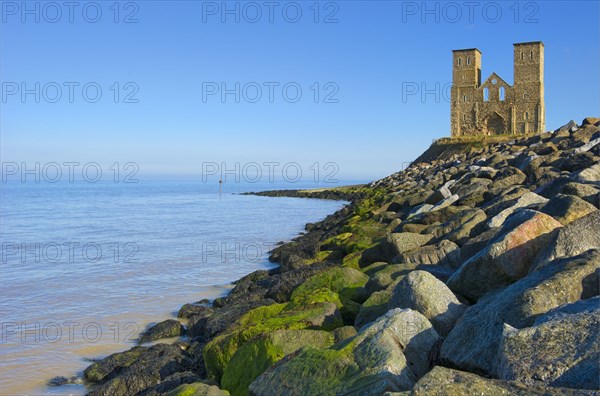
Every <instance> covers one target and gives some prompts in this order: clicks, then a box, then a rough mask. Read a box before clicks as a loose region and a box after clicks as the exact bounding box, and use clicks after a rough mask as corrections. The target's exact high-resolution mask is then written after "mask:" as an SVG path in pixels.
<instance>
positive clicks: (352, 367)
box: [250, 309, 439, 396]
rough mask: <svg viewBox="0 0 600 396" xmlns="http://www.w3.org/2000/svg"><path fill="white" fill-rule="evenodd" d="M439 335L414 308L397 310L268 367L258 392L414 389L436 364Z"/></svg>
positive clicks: (254, 390) (364, 392) (255, 390)
mask: <svg viewBox="0 0 600 396" xmlns="http://www.w3.org/2000/svg"><path fill="white" fill-rule="evenodd" d="M438 343H439V336H438V335H437V333H436V332H435V330H434V329H433V327H432V326H431V324H430V323H429V321H428V320H427V319H426V318H425V317H424V316H422V315H421V314H419V313H418V312H415V311H411V310H400V309H394V310H391V311H389V312H388V313H387V314H385V315H384V316H383V317H381V318H379V319H378V320H377V321H376V322H374V323H373V324H371V325H370V326H366V327H365V328H363V329H362V330H361V331H360V333H359V334H358V335H356V336H355V337H353V338H350V339H348V340H346V341H344V342H342V343H340V344H337V345H335V346H333V347H331V348H328V349H324V350H319V349H313V348H309V349H304V350H301V351H299V352H298V353H297V354H293V355H289V356H288V357H286V358H284V359H283V360H281V361H280V362H278V363H277V364H275V365H274V366H273V367H271V368H270V369H268V370H267V371H265V372H264V373H263V374H262V375H261V376H259V377H258V378H257V379H256V380H255V381H254V382H253V383H252V384H251V385H250V393H251V394H253V395H257V396H261V395H273V394H286V395H306V394H311V395H323V394H360V395H366V396H368V395H381V394H383V393H385V392H386V391H390V392H397V391H402V390H409V389H411V388H412V386H413V385H414V383H415V381H416V380H417V379H418V378H419V377H420V376H422V375H424V374H425V373H426V372H427V371H428V370H429V368H430V367H431V354H433V353H434V351H435V349H436V345H437V344H438Z"/></svg>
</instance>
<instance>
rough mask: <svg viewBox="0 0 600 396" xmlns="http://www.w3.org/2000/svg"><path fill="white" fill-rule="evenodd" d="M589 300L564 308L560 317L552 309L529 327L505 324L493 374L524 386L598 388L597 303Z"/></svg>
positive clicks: (599, 303)
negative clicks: (548, 314) (541, 384)
mask: <svg viewBox="0 0 600 396" xmlns="http://www.w3.org/2000/svg"><path fill="white" fill-rule="evenodd" d="M590 300H591V301H589V302H588V301H585V302H584V304H581V303H574V304H571V305H577V307H568V306H567V308H564V309H563V314H562V315H557V312H556V310H554V311H555V312H553V313H551V314H550V316H551V318H549V319H548V320H544V319H545V318H544V317H543V316H542V317H541V318H540V319H538V321H537V323H536V324H534V326H531V327H527V328H524V329H520V330H519V329H515V328H513V327H511V326H510V325H505V327H504V332H503V335H502V342H501V345H500V362H499V365H498V367H497V372H496V373H495V374H496V375H497V376H498V377H499V378H501V379H504V380H516V381H519V382H523V383H526V384H536V383H543V384H546V385H551V386H562V387H567V388H581V389H592V390H597V389H600V364H599V363H600V331H598V330H599V329H600V301H599V300H598V298H595V299H590ZM577 309H580V310H581V312H576V313H564V312H569V311H577ZM565 345H569V347H568V348H565Z"/></svg>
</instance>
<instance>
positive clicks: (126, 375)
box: [86, 344, 192, 396]
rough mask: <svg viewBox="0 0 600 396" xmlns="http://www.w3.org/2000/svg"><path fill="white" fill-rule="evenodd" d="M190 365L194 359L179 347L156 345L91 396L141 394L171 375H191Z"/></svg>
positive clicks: (144, 350)
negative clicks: (188, 372) (183, 373)
mask: <svg viewBox="0 0 600 396" xmlns="http://www.w3.org/2000/svg"><path fill="white" fill-rule="evenodd" d="M191 365H192V359H191V357H190V356H189V355H188V354H187V353H186V352H185V351H182V350H181V349H180V348H178V347H177V346H174V345H166V344H157V345H154V346H152V347H150V348H148V349H143V350H141V351H140V353H139V354H138V356H137V359H135V361H133V362H132V363H131V364H129V365H128V366H126V367H121V369H120V370H119V371H118V373H115V375H114V376H112V377H111V378H110V379H108V380H107V381H106V382H105V383H103V384H102V385H101V386H99V387H97V388H95V389H93V390H92V391H91V392H90V393H89V395H91V396H104V395H106V396H109V395H110V396H121V395H122V396H125V395H130V394H136V393H140V392H142V391H144V390H147V389H149V388H151V387H153V386H155V385H156V384H157V383H159V382H161V381H162V380H164V379H166V378H167V377H169V376H171V375H172V374H175V373H177V372H183V371H188V369H189V368H190V366H191ZM88 369H89V368H88ZM86 371H87V370H86ZM87 377H88V376H87V375H86V378H87ZM105 379H106V378H105Z"/></svg>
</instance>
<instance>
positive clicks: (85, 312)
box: [0, 180, 344, 395]
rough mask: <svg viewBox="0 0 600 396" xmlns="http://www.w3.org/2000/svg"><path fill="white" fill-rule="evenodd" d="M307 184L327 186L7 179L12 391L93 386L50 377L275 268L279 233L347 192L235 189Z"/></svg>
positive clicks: (2, 361) (6, 386) (4, 380)
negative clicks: (319, 194)
mask: <svg viewBox="0 0 600 396" xmlns="http://www.w3.org/2000/svg"><path fill="white" fill-rule="evenodd" d="M340 184H343V183H340ZM303 187H315V185H314V184H312V185H305V186H303V185H301V184H297V185H293V186H290V185H289V184H288V185H277V184H268V185H264V186H261V185H257V184H249V185H242V184H236V185H235V186H227V188H226V189H225V190H226V192H225V193H223V194H219V193H218V189H215V188H214V186H208V185H207V184H202V183H199V182H195V181H188V180H168V181H165V180H153V181H149V182H140V183H138V184H115V183H99V184H89V183H87V184H85V183H74V184H69V183H58V184H51V183H39V184H36V183H25V184H24V183H3V184H2V186H1V187H0V188H1V191H0V192H1V200H0V209H1V211H0V213H1V222H0V239H1V241H2V260H1V261H0V296H1V299H0V318H1V322H2V323H1V325H2V328H1V334H0V336H1V338H0V394H2V395H21V394H83V393H84V392H85V388H84V386H83V385H67V386H61V387H48V386H47V385H46V382H47V380H48V379H50V378H52V377H54V376H66V377H69V376H73V375H77V374H79V375H80V374H81V372H82V370H83V369H84V368H85V367H86V366H87V365H88V364H89V361H88V359H94V358H98V357H103V356H105V355H107V354H110V353H113V352H116V351H121V350H123V349H126V348H129V347H131V346H132V345H134V344H135V342H136V339H137V337H138V336H139V334H140V332H141V331H142V330H143V329H145V328H146V327H147V326H148V325H149V324H150V323H152V322H158V321H162V320H164V319H167V318H169V317H174V316H175V315H176V312H177V310H178V309H179V307H180V306H181V305H182V304H184V303H186V302H194V301H198V300H201V299H203V298H210V299H212V298H215V297H219V296H222V295H224V294H225V293H227V291H228V290H229V288H230V287H231V286H230V283H231V282H232V281H234V280H236V279H238V278H240V277H242V276H243V275H245V274H248V273H250V272H252V271H254V270H257V269H264V268H270V267H272V264H270V263H269V262H268V260H267V256H268V253H267V252H268V250H270V249H271V248H272V247H273V246H274V244H275V243H277V242H278V241H282V240H289V239H291V238H293V237H295V236H296V235H297V234H298V233H299V232H301V231H302V230H303V228H304V224H305V223H307V222H314V221H317V220H320V219H322V218H324V217H325V216H327V215H328V214H330V213H333V212H334V211H335V210H337V209H339V208H340V207H342V206H343V204H344V203H343V202H335V201H323V200H313V199H295V198H266V197H255V196H243V195H234V194H231V193H232V192H240V191H257V190H266V189H278V188H303ZM23 243H26V245H23Z"/></svg>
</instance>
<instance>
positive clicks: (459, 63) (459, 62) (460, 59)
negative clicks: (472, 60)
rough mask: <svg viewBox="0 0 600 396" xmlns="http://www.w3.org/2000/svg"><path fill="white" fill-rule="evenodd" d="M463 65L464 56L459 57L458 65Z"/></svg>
mask: <svg viewBox="0 0 600 396" xmlns="http://www.w3.org/2000/svg"><path fill="white" fill-rule="evenodd" d="M461 65H462V58H458V66H461Z"/></svg>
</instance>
